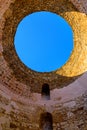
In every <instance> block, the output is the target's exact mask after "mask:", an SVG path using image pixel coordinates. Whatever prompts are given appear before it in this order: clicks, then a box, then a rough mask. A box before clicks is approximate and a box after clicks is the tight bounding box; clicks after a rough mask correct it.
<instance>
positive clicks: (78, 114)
mask: <svg viewBox="0 0 87 130" xmlns="http://www.w3.org/2000/svg"><path fill="white" fill-rule="evenodd" d="M70 1H71V2H72V3H73V4H72V3H71V2H70ZM40 10H46V11H52V12H55V13H57V14H59V15H61V16H62V17H64V18H65V19H66V20H67V21H68V22H69V24H70V25H71V26H72V28H73V31H74V42H75V49H74V50H73V53H72V56H71V57H70V59H69V61H68V62H67V64H66V65H65V66H63V67H62V68H61V69H60V70H57V71H55V72H52V73H43V74H41V73H37V72H34V71H32V70H29V69H28V68H26V67H25V66H24V65H23V64H22V63H21V62H20V61H19V59H18V57H17V55H16V53H15V50H14V47H13V40H14V39H13V38H14V34H15V31H16V27H17V25H18V22H20V20H21V19H22V18H23V17H24V16H26V15H28V14H30V13H32V12H34V11H40ZM86 14H87V1H86V0H43V1H40V0H26V1H25V0H21V1H19V0H0V130H38V129H39V124H40V115H41V114H42V113H44V112H46V111H48V112H50V113H51V114H52V116H53V130H87V87H86V83H83V82H85V81H86V78H85V77H83V79H84V78H85V79H84V80H82V81H81V80H80V78H79V80H78V81H79V83H78V82H76V83H75V85H76V86H73V85H72V84H71V85H70V86H67V89H66V88H62V87H65V86H66V85H68V84H70V83H71V82H73V81H75V80H76V79H77V78H78V75H81V74H82V73H84V72H85V71H86V70H87V29H86V27H87V16H86ZM44 82H46V83H48V84H49V85H50V89H52V91H51V100H49V101H43V100H42V99H41V95H40V92H41V87H42V84H43V83H44ZM82 85H83V86H82ZM54 88H61V89H55V90H54ZM75 91H76V92H75ZM33 92H37V93H33ZM38 92H39V93H38Z"/></svg>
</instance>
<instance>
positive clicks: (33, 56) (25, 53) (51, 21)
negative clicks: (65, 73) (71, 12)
mask: <svg viewBox="0 0 87 130" xmlns="http://www.w3.org/2000/svg"><path fill="white" fill-rule="evenodd" d="M14 45H15V50H16V53H17V55H18V57H19V58H20V60H21V61H22V62H23V63H24V64H25V65H26V66H27V67H28V68H30V69H32V70H34V71H37V72H51V71H55V70H57V69H59V68H61V67H62V66H63V65H64V64H65V63H66V62H67V60H68V59H69V57H70V55H71V53H72V50H73V31H72V28H71V27H70V25H69V24H68V23H67V22H66V20H64V19H63V18H62V17H60V16H59V15H57V14H55V13H52V12H47V11H41V12H35V13H32V14H30V15H28V16H26V17H25V18H24V19H23V20H22V21H21V22H20V23H19V25H18V27H17V30H16V34H15V38H14Z"/></svg>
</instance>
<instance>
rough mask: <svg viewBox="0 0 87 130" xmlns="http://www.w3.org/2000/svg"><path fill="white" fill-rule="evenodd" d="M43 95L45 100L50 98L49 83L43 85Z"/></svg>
mask: <svg viewBox="0 0 87 130" xmlns="http://www.w3.org/2000/svg"><path fill="white" fill-rule="evenodd" d="M41 95H42V99H44V100H50V88H49V84H47V83H44V84H43V85H42V91H41Z"/></svg>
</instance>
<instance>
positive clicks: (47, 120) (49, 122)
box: [40, 112, 53, 130]
mask: <svg viewBox="0 0 87 130" xmlns="http://www.w3.org/2000/svg"><path fill="white" fill-rule="evenodd" d="M40 130H53V118H52V114H51V113H49V112H45V113H42V114H41V115H40Z"/></svg>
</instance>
